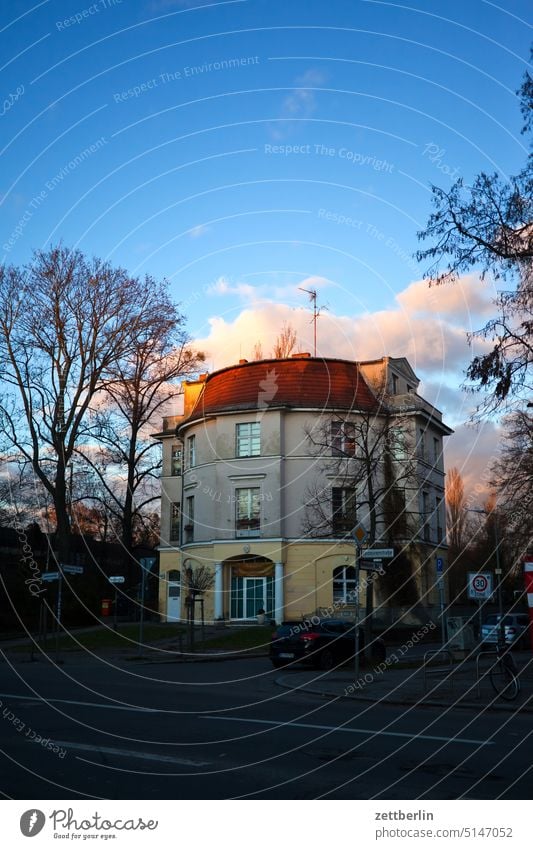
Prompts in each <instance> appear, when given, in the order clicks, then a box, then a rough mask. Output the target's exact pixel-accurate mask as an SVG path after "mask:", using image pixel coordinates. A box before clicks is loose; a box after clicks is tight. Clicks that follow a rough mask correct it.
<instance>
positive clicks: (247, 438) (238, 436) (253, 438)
mask: <svg viewBox="0 0 533 849" xmlns="http://www.w3.org/2000/svg"><path fill="white" fill-rule="evenodd" d="M235 441H236V455H237V457H259V455H260V454H261V425H260V423H259V422H243V423H242V424H238V425H236V427H235Z"/></svg>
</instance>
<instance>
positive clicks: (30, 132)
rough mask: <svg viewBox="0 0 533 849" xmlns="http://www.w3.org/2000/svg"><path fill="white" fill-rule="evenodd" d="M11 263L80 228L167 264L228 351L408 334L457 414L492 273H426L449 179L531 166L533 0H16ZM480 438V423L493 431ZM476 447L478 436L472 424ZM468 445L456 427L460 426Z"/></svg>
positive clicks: (79, 236) (4, 140)
mask: <svg viewBox="0 0 533 849" xmlns="http://www.w3.org/2000/svg"><path fill="white" fill-rule="evenodd" d="M1 16H2V17H1V22H0V30H1V31H0V38H1V39H2V47H3V49H2V56H3V57H4V60H3V68H2V83H3V85H2V91H3V95H2V98H3V107H2V110H1V111H2V116H1V122H2V123H1V131H2V132H1V142H0V147H1V149H2V165H3V167H2V172H1V185H0V199H1V201H2V203H1V206H0V215H1V224H2V239H1V242H0V251H1V253H2V259H3V261H4V262H13V263H16V264H18V263H22V262H24V261H26V260H27V259H28V257H29V256H30V254H31V251H32V249H33V248H36V247H41V246H43V245H46V244H48V243H49V242H50V241H52V242H55V241H57V240H59V239H62V240H63V241H64V242H66V243H67V244H69V245H78V246H79V247H80V248H82V249H83V250H84V251H86V252H88V253H94V254H97V255H99V256H104V257H108V258H109V259H111V260H113V261H114V262H116V263H117V264H121V265H123V266H125V267H127V268H128V269H129V270H130V271H132V272H136V273H143V272H145V271H146V272H149V273H151V274H154V275H155V276H160V277H163V276H165V277H167V278H169V279H170V280H171V281H172V287H173V291H174V293H175V296H176V298H177V299H178V300H180V301H181V302H182V304H183V308H184V311H185V313H186V314H187V317H188V327H189V330H190V332H191V334H192V335H193V336H194V337H195V338H197V339H199V340H200V342H201V344H202V346H203V347H204V349H205V350H206V351H207V354H208V362H209V365H210V366H211V367H219V366H222V365H225V364H227V363H228V362H233V361H234V360H235V358H237V357H238V356H239V355H240V356H245V357H246V356H250V355H251V353H252V346H253V343H254V341H257V340H261V342H262V344H263V350H264V352H265V354H266V353H268V351H269V346H271V344H272V341H273V339H274V338H275V336H276V334H277V332H278V331H279V327H280V325H281V323H282V322H283V321H286V320H288V321H291V322H292V323H293V324H294V325H295V327H296V328H297V330H298V333H299V336H300V340H301V347H302V348H304V349H307V350H309V349H310V345H311V327H310V325H309V316H308V314H307V312H306V308H307V300H306V296H305V294H304V293H302V292H300V291H299V289H298V287H299V286H302V285H303V286H304V287H307V288H314V287H316V288H317V289H318V292H319V295H318V302H319V305H324V306H326V307H327V311H324V313H323V317H322V318H321V319H320V324H319V344H318V353H319V354H325V355H335V354H337V355H339V356H350V357H353V358H365V357H369V356H378V355H381V354H385V353H390V354H393V355H396V356H400V355H407V356H408V357H409V358H410V360H411V362H412V363H413V365H414V367H415V368H416V370H417V372H418V373H419V375H420V376H421V377H422V378H423V381H424V383H423V390H424V391H425V392H426V394H427V395H428V397H430V398H431V399H432V400H434V401H435V402H436V403H437V404H438V405H439V406H441V407H442V408H443V409H444V412H445V413H446V416H447V418H448V420H450V421H451V423H452V425H455V426H459V427H460V425H461V422H462V421H464V419H465V418H466V417H467V415H468V408H469V406H470V405H471V399H469V398H467V397H465V396H464V395H463V394H459V393H458V392H457V388H458V386H459V384H460V382H461V376H462V374H463V372H464V368H465V367H466V364H467V363H468V359H469V357H470V354H471V351H470V350H469V349H468V346H467V343H466V331H467V330H468V329H472V328H475V327H478V326H480V325H481V324H483V322H484V321H485V320H486V318H487V316H488V315H489V314H490V297H491V295H492V294H493V290H491V286H490V283H489V284H487V285H485V286H484V287H480V286H479V284H478V282H477V281H476V280H475V279H474V278H472V279H467V280H465V281H464V282H462V283H461V284H460V285H459V287H456V290H455V291H454V292H447V293H443V294H442V295H441V290H439V292H438V293H437V294H435V292H434V291H432V294H431V295H428V293H427V292H426V289H425V284H417V282H416V281H419V280H420V279H421V277H422V272H423V268H422V267H419V266H418V264H417V263H416V262H415V261H414V260H413V259H412V254H413V253H414V251H415V250H416V249H417V246H418V242H417V238H416V232H417V230H419V229H420V228H422V227H423V226H424V224H425V221H426V220H427V216H428V214H429V212H430V192H429V187H430V184H431V183H435V184H437V185H441V186H443V187H446V186H448V185H451V183H452V181H453V179H455V178H456V177H458V176H462V177H464V179H465V181H466V182H467V183H468V181H469V180H471V178H472V177H473V176H474V175H475V174H476V173H478V172H479V171H480V170H485V171H489V172H493V171H498V172H500V173H501V174H502V175H508V174H512V173H513V172H516V171H517V170H518V169H519V168H520V167H521V164H522V163H523V161H524V158H525V155H526V149H525V140H524V138H523V136H521V134H520V127H521V117H520V112H519V108H518V103H517V98H516V94H515V92H516V89H517V88H518V86H519V84H520V81H521V78H522V76H523V73H524V70H525V68H526V67H527V60H528V58H529V43H530V40H531V23H532V16H531V13H530V10H529V4H528V3H527V2H522V0H507V2H506V3H505V4H503V3H501V4H500V5H498V4H497V3H492V2H486V0H470V2H468V3H465V2H464V0H463V2H458V0H448V1H447V2H441V0H430V2H422V0H415V2H412V3H410V4H408V3H406V4H400V3H394V2H375V0H346V1H345V2H343V0H331V2H329V3H323V2H316V0H305V2H303V1H302V2H278V0H243V2H226V3H214V2H213V3H201V2H179V0H146V2H133V0H122V2H119V0H96V2H93V3H90V2H86V0H75V2H70V0H69V2H60V0H45V2H40V3H32V2H30V0H24V2H20V0H17V2H10V3H9V4H3V8H2V12H1ZM476 439H477V440H478V441H477V442H476V444H477V446H478V448H479V436H478V437H476ZM461 444H462V445H464V444H465V443H461ZM457 445H459V443H457Z"/></svg>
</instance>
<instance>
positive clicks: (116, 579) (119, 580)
mask: <svg viewBox="0 0 533 849" xmlns="http://www.w3.org/2000/svg"><path fill="white" fill-rule="evenodd" d="M125 580H126V578H125V577H124V575H111V577H110V578H109V583H110V584H113V586H114V587H115V602H114V604H113V631H116V630H117V584H123V583H124V582H125Z"/></svg>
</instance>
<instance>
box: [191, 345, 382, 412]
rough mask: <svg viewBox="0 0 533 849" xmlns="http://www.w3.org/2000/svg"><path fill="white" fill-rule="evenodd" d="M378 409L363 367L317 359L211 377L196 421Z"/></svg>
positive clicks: (269, 363) (248, 366) (246, 366)
mask: <svg viewBox="0 0 533 849" xmlns="http://www.w3.org/2000/svg"><path fill="white" fill-rule="evenodd" d="M377 406H378V405H377V402H376V399H375V397H374V395H373V394H372V392H371V391H370V389H369V387H368V385H367V384H366V383H365V380H364V378H363V376H362V374H361V373H360V371H359V369H358V366H357V363H354V362H350V361H348V360H334V359H327V360H325V359H319V358H314V357H305V358H304V357H302V358H291V359H286V360H257V361H254V362H249V363H243V364H242V365H236V366H230V367H228V368H225V369H221V370H220V371H216V372H213V374H210V375H209V377H208V378H207V379H206V382H205V385H204V387H203V390H202V392H201V394H200V397H199V398H198V401H197V403H196V405H195V407H194V410H193V411H192V413H191V415H190V419H195V418H198V417H199V416H203V415H210V414H213V413H217V412H225V411H230V410H255V409H258V410H261V409H267V408H268V407H291V408H295V409H296V408H302V407H304V408H309V407H310V408H312V409H318V410H321V409H342V410H352V409H353V410H373V409H375V408H376V407H377Z"/></svg>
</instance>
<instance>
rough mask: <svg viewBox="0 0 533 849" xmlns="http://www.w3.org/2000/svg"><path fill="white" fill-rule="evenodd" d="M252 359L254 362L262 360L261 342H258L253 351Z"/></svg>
mask: <svg viewBox="0 0 533 849" xmlns="http://www.w3.org/2000/svg"><path fill="white" fill-rule="evenodd" d="M252 359H254V360H262V359H264V357H263V346H262V344H261V342H260V341H258V342H256V343H255V345H254V347H253V350H252Z"/></svg>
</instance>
